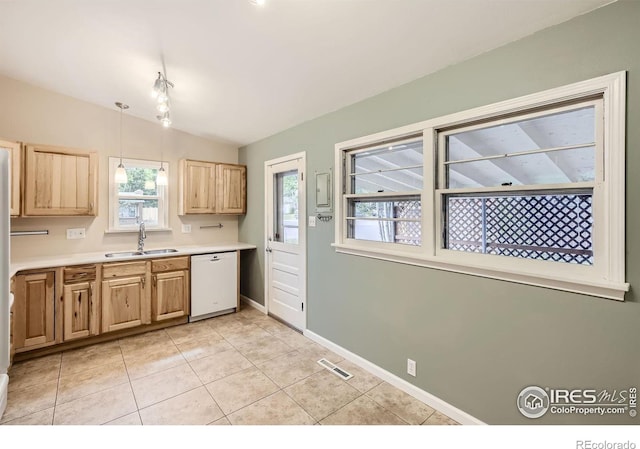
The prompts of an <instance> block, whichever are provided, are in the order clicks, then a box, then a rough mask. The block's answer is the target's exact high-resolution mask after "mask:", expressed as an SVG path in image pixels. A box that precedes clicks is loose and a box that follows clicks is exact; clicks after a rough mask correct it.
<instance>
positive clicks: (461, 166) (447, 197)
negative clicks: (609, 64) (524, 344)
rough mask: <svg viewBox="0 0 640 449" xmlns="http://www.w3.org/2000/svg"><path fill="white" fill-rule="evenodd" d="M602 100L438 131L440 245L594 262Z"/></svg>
mask: <svg viewBox="0 0 640 449" xmlns="http://www.w3.org/2000/svg"><path fill="white" fill-rule="evenodd" d="M600 123H602V99H601V98H600V99H598V100H590V101H582V102H579V103H578V104H571V105H566V106H562V107H555V108H549V109H545V110H544V111H542V112H534V113H522V114H518V115H517V116H516V117H510V118H507V119H499V120H492V121H489V122H488V123H482V124H480V125H474V126H470V127H465V128H456V129H453V130H448V131H446V132H442V133H440V134H439V140H438V148H439V150H440V155H439V156H440V157H439V160H440V162H441V163H440V165H439V174H440V179H439V187H440V188H439V189H438V190H437V191H436V194H437V195H438V200H439V204H440V205H441V207H442V211H441V213H442V217H443V220H442V223H443V225H444V226H443V227H444V232H443V239H442V244H441V247H442V248H445V249H450V250H455V251H463V252H470V253H482V254H494V255H501V256H509V257H521V258H528V259H538V260H548V261H556V262H565V263H576V264H584V265H593V261H594V260H593V232H592V230H593V208H592V204H593V190H594V187H595V182H596V160H601V159H602V157H601V155H602V127H601V126H599V125H598V124H600Z"/></svg>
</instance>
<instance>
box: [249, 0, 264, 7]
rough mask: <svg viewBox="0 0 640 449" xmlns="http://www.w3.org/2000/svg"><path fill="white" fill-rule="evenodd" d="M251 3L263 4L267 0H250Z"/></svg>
mask: <svg viewBox="0 0 640 449" xmlns="http://www.w3.org/2000/svg"><path fill="white" fill-rule="evenodd" d="M251 3H253V4H254V5H258V6H264V4H265V3H267V0H251Z"/></svg>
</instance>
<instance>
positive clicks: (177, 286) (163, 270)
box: [151, 257, 190, 321]
mask: <svg viewBox="0 0 640 449" xmlns="http://www.w3.org/2000/svg"><path fill="white" fill-rule="evenodd" d="M151 272H152V275H151V276H152V283H153V290H152V294H151V315H152V319H153V321H162V320H170V319H173V318H179V317H182V316H187V315H189V302H190V301H189V258H188V257H174V258H170V259H156V260H152V261H151Z"/></svg>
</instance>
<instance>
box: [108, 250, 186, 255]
mask: <svg viewBox="0 0 640 449" xmlns="http://www.w3.org/2000/svg"><path fill="white" fill-rule="evenodd" d="M177 252H178V250H177V249H149V250H147V251H120V252H118V253H107V254H105V256H106V257H133V256H147V255H153V254H169V253H177Z"/></svg>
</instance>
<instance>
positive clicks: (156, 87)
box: [151, 72, 164, 98]
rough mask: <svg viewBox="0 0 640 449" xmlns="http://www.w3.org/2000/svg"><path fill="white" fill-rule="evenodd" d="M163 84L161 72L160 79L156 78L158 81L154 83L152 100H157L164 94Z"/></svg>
mask: <svg viewBox="0 0 640 449" xmlns="http://www.w3.org/2000/svg"><path fill="white" fill-rule="evenodd" d="M162 84H163V83H162V77H161V75H160V72H158V78H156V81H155V82H154V83H153V90H152V92H151V97H152V98H156V97H157V96H158V94H159V93H160V92H162V89H163V87H164V86H163V85H162Z"/></svg>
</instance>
